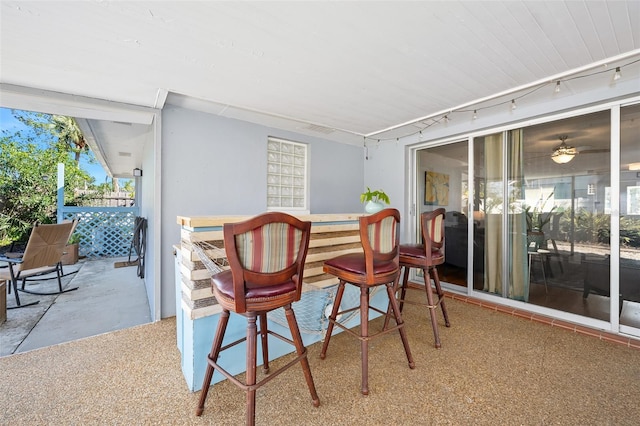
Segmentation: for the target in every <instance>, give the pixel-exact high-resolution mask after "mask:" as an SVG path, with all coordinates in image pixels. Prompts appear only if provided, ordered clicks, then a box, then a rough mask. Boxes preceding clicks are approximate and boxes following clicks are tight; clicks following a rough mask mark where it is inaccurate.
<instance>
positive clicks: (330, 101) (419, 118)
mask: <svg viewBox="0 0 640 426" xmlns="http://www.w3.org/2000/svg"><path fill="white" fill-rule="evenodd" d="M0 6H1V10H0V12H1V13H0V24H1V25H0V28H1V35H2V37H1V40H2V41H1V45H0V46H1V59H2V61H1V71H2V72H1V74H0V82H1V83H2V84H3V85H5V86H6V85H15V86H22V87H27V88H34V89H38V90H48V91H54V92H60V93H65V94H71V95H77V96H83V97H89V98H95V99H100V100H106V101H112V102H118V103H124V104H130V105H135V106H142V107H151V108H163V107H164V106H165V104H172V105H177V106H184V107H188V108H194V109H198V110H203V111H207V112H210V113H213V114H217V115H221V116H225V117H230V118H236V119H240V120H245V121H250V122H255V123H259V124H263V125H266V126H270V127H277V128H283V129H286V130H292V131H295V132H298V133H302V134H306V135H311V136H315V137H320V138H324V139H329V140H334V141H337V142H341V143H348V144H354V145H362V144H363V139H364V138H365V137H368V138H374V139H375V138H380V137H388V136H389V137H394V135H402V134H407V133H408V132H415V131H419V129H420V128H422V127H426V125H427V123H428V122H429V118H430V117H437V116H438V115H439V114H444V113H446V111H450V110H452V109H456V108H459V107H460V106H465V105H471V104H473V103H477V106H480V107H482V106H489V105H490V103H491V102H490V99H491V97H492V96H494V95H495V94H503V95H504V96H507V97H508V96H515V94H518V93H522V92H526V90H527V88H529V87H535V85H536V84H537V85H540V84H549V85H550V91H552V90H553V85H554V84H555V82H556V81H557V80H562V90H563V94H564V96H570V95H571V94H576V93H580V92H581V91H582V90H586V89H588V88H589V87H590V86H591V85H593V84H600V85H602V84H603V83H602V81H601V79H598V80H597V81H594V79H589V78H577V79H570V78H568V77H569V76H578V75H580V74H586V73H591V72H599V71H603V72H604V71H606V72H610V73H611V77H613V72H614V70H615V67H617V66H625V68H624V69H623V74H622V79H621V81H624V80H625V79H626V80H627V81H628V80H633V79H635V81H638V75H640V71H639V69H640V64H639V63H638V62H636V63H634V62H633V61H635V60H637V59H639V58H640V18H638V17H639V16H640V2H637V1H615V2H612V1H609V2H605V1H571V2H560V1H549V2H547V1H519V2H512V1H495V2H494V1H492V2H489V1H457V2H449V1H425V2H391V1H389V2H368V1H359V2H328V1H321V2H208V1H197V2H178V1H140V2H135V1H127V2H121V1H99V2H69V1H33V2H24V1H4V0H3V1H2V2H1V3H0ZM627 65H628V67H627ZM548 92H549V91H542V90H540V91H537V92H535V93H532V94H530V95H529V96H528V97H527V101H528V102H545V100H546V99H548V98H549V93H548ZM507 99H508V98H507ZM483 100H484V103H483V102H482V101H483ZM0 102H1V101H0ZM3 106H6V105H4V104H3ZM470 109H473V107H470ZM45 112H49V111H45ZM486 113H490V112H489V111H487V112H486ZM469 114H471V113H469ZM79 118H86V117H79ZM82 125H83V129H85V130H86V131H91V135H90V137H91V139H92V140H93V141H94V142H93V143H95V147H94V150H97V154H98V156H99V157H101V162H102V163H103V165H104V166H105V167H106V169H107V170H108V172H109V173H110V174H111V175H112V176H115V177H129V176H130V175H131V171H132V169H133V167H139V166H140V163H141V158H140V156H141V154H142V148H141V144H142V143H144V142H143V141H144V140H145V138H146V137H150V134H151V133H150V132H151V129H150V126H149V125H148V124H142V123H129V124H123V123H121V122H118V121H117V120H114V121H111V120H93V119H90V120H85V121H83V122H82ZM585 144H587V143H586V142H585ZM123 154H124V155H123Z"/></svg>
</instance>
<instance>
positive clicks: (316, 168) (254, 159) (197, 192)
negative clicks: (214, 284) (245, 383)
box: [160, 105, 364, 318]
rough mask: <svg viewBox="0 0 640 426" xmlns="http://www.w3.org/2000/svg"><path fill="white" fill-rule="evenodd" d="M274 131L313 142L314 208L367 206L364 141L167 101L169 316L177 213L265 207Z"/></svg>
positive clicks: (164, 258)
mask: <svg viewBox="0 0 640 426" xmlns="http://www.w3.org/2000/svg"><path fill="white" fill-rule="evenodd" d="M269 136H274V137H279V138H282V139H288V140H293V141H296V142H302V143H307V144H309V155H310V161H311V165H310V194H311V195H310V198H311V209H310V213H313V214H317V213H353V212H360V211H362V205H361V204H360V200H359V197H360V193H361V192H362V191H363V187H364V180H363V176H364V164H363V160H362V159H363V150H362V147H360V146H352V145H346V144H341V143H336V142H332V141H328V140H325V139H320V138H313V137H310V136H305V135H301V134H296V133H292V132H287V131H282V130H278V129H273V128H269V127H265V126H261V125H257V124H253V123H248V122H244V121H240V120H234V119H230V118H225V117H220V116H217V115H212V114H208V113H204V112H200V111H194V110H189V109H185V108H179V107H174V106H171V105H167V106H166V107H165V108H164V109H163V111H162V150H161V151H162V167H161V170H162V176H161V180H162V201H161V205H162V207H161V208H162V243H161V247H162V250H161V251H162V253H161V254H160V258H161V262H162V266H161V268H162V300H161V306H162V312H161V315H162V317H163V318H166V317H170V316H173V315H175V314H176V311H175V289H174V286H175V279H174V258H173V249H172V248H173V245H175V244H178V243H179V242H180V227H179V225H178V224H177V222H176V217H177V216H209V215H227V214H229V215H254V214H258V213H261V212H264V211H265V210H266V205H267V185H266V176H267V137H269Z"/></svg>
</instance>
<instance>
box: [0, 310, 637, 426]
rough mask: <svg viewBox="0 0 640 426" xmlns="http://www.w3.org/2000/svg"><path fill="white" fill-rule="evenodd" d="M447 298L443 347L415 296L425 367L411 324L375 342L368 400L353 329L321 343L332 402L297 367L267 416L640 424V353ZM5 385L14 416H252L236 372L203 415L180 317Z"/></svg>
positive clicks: (20, 374)
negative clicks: (185, 359)
mask: <svg viewBox="0 0 640 426" xmlns="http://www.w3.org/2000/svg"><path fill="white" fill-rule="evenodd" d="M447 304H448V307H449V312H450V318H451V323H452V326H451V328H445V327H444V326H443V324H442V320H441V319H440V326H441V327H440V334H441V338H442V345H443V346H442V348H441V349H434V348H433V335H432V333H431V328H430V324H429V322H428V319H427V318H428V317H427V315H426V313H425V312H424V311H422V310H421V308H420V307H418V306H413V305H408V306H406V309H405V318H406V322H407V324H408V326H407V328H408V336H409V342H410V344H411V350H412V352H413V355H414V358H415V362H416V368H415V369H414V370H411V369H409V368H408V366H407V362H406V358H405V356H404V352H403V350H402V345H401V343H400V339H399V337H398V336H397V334H389V335H386V336H384V337H382V338H380V339H377V340H374V341H373V342H372V343H371V345H370V346H371V349H370V361H369V362H370V378H369V383H370V390H371V394H370V395H369V396H368V397H363V396H362V395H361V394H360V393H359V385H360V356H359V343H358V341H357V340H356V339H354V338H353V337H352V336H350V335H348V334H347V333H341V334H339V335H337V336H334V337H333V338H332V340H331V345H330V347H329V351H328V353H327V358H326V359H325V360H320V359H319V352H320V344H319V343H316V344H314V345H312V346H310V347H309V357H310V358H309V359H310V364H311V369H312V372H313V376H314V379H315V383H316V387H317V390H318V394H319V396H320V399H321V405H320V407H318V408H314V407H313V406H312V404H311V399H310V397H309V393H308V390H307V388H306V384H305V381H304V378H303V376H302V373H301V370H300V369H299V368H297V367H294V368H292V369H289V370H288V371H286V372H285V373H283V375H282V376H279V377H278V378H277V379H275V380H274V381H273V382H270V383H269V384H267V385H265V386H264V387H262V388H260V389H259V390H258V396H257V409H256V423H257V424H261V425H280V424H282V425H284V424H302V425H324V426H326V425H337V424H341V425H350V424H357V423H359V424H363V425H365V424H366V425H382V424H385V425H386V424H454V425H478V424H480V425H483V424H486V425H489V424H490V425H496V424H509V425H547V424H558V425H593V424H597V425H603V424H607V425H636V424H638V419H640V351H639V350H637V349H633V348H629V347H624V346H622V345H618V344H614V343H610V342H606V341H602V340H598V339H596V338H593V337H589V336H584V335H580V334H576V333H572V332H570V331H567V330H564V329H561V328H557V327H549V326H548V325H544V324H540V323H536V322H531V321H528V320H526V319H522V318H518V317H515V316H510V315H507V314H504V313H500V312H496V311H492V310H488V309H485V308H481V307H478V306H475V305H471V304H466V303H464V302H461V301H457V300H451V299H447ZM380 325H381V322H380V319H376V320H374V321H372V327H373V326H380ZM287 358H288V357H285V358H283V359H280V360H278V361H276V362H274V363H273V367H277V365H280V364H281V363H282V362H284V360H285V359H287ZM273 367H272V368H273ZM0 386H1V388H0V424H82V425H86V424H126V425H130V424H136V425H137V424H171V425H174V424H180V425H187V424H218V425H236V424H243V423H244V415H245V400H244V393H243V392H241V391H240V390H239V389H237V388H236V387H235V386H233V385H232V384H231V383H229V382H228V381H225V382H222V383H219V384H216V385H214V386H213V387H212V388H211V391H210V392H209V398H208V400H207V404H206V407H205V412H204V414H203V416H202V417H200V418H198V417H196V416H195V415H194V411H195V406H196V404H197V400H198V397H199V392H197V393H190V392H189V391H188V389H187V386H186V384H185V381H184V378H183V376H182V373H181V371H180V353H179V351H178V349H177V348H176V342H175V320H174V319H173V318H172V319H167V320H163V321H161V322H159V323H154V324H149V325H143V326H138V327H135V328H130V329H127V330H121V331H117V332H114V333H110V334H105V335H100V336H95V337H90V338H86V339H83V340H79V341H75V342H71V343H65V344H61V345H57V346H52V347H47V348H43V349H39V350H35V351H31V352H28V353H24V354H16V355H12V356H8V357H4V358H0Z"/></svg>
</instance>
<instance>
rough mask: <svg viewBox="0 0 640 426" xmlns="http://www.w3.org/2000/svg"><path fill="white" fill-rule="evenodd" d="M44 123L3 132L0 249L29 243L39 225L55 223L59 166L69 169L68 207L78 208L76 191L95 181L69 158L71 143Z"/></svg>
mask: <svg viewBox="0 0 640 426" xmlns="http://www.w3.org/2000/svg"><path fill="white" fill-rule="evenodd" d="M21 121H22V120H21ZM23 123H25V124H27V123H26V122H25V121H23ZM41 123H42V121H40V122H39V123H38V124H37V125H34V126H30V125H29V124H27V125H29V126H30V127H31V128H30V129H29V130H24V131H17V132H14V133H10V132H8V131H7V130H3V132H2V136H1V137H0V245H3V244H6V243H7V242H10V241H18V240H24V239H26V238H27V237H28V233H29V230H30V229H31V227H32V226H33V224H34V223H35V222H41V223H51V222H55V220H56V207H57V202H56V200H57V170H58V163H63V164H64V165H65V186H64V198H65V204H71V205H73V204H78V202H79V200H78V198H77V197H76V196H75V195H74V189H75V188H80V187H83V186H84V183H85V182H87V181H89V182H92V181H93V178H92V177H91V176H89V174H88V173H87V172H86V171H84V170H81V169H80V168H79V165H78V163H77V162H76V160H75V158H72V156H71V155H69V154H70V150H69V146H68V145H67V143H66V142H63V141H61V140H60V138H59V136H58V134H57V133H54V131H53V130H52V129H53V128H52V127H49V129H50V130H51V131H49V132H47V131H46V129H47V126H44V125H41ZM34 124H35V122H34ZM74 152H76V151H74ZM74 157H75V155H74Z"/></svg>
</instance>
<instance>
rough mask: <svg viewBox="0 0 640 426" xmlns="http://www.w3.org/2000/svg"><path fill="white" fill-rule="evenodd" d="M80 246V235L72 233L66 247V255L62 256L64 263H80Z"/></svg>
mask: <svg viewBox="0 0 640 426" xmlns="http://www.w3.org/2000/svg"><path fill="white" fill-rule="evenodd" d="M79 248H80V235H79V234H76V233H74V234H72V235H71V237H70V238H69V241H68V242H67V245H66V247H65V248H64V255H63V256H62V259H61V260H62V264H63V265H74V264H76V263H78V249H79Z"/></svg>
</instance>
